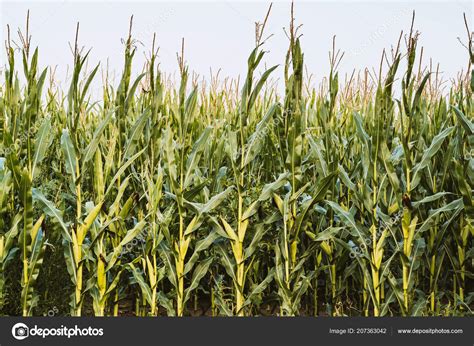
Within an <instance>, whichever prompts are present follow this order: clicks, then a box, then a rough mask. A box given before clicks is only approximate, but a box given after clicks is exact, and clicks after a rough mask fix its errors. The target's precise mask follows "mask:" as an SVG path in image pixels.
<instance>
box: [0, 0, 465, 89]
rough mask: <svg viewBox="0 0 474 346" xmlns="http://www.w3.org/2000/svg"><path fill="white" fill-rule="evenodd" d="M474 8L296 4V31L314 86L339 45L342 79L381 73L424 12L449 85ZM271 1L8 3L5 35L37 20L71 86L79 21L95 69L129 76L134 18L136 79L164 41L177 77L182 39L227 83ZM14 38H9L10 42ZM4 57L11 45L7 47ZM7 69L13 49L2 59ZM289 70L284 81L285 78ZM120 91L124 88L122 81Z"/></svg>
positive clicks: (271, 58) (276, 55) (164, 60)
mask: <svg viewBox="0 0 474 346" xmlns="http://www.w3.org/2000/svg"><path fill="white" fill-rule="evenodd" d="M473 3H474V2H472V1H450V2H440V1H436V2H433V1H410V2H388V1H378V2H360V1H331V2H329V1H304V2H303V1H296V3H295V15H296V20H297V23H301V24H303V27H302V29H301V33H303V35H304V36H303V38H302V46H303V50H304V53H305V60H306V65H307V67H308V70H309V71H310V72H312V73H313V74H314V80H315V81H316V82H318V81H320V80H321V79H322V78H323V77H324V76H327V74H328V66H329V64H328V51H329V50H330V48H331V44H332V36H333V35H336V36H337V46H338V48H340V49H341V50H343V51H345V57H344V60H343V62H342V64H341V66H340V70H341V72H342V73H350V72H351V71H352V69H353V68H356V69H363V68H364V67H370V68H372V67H377V66H378V64H379V61H380V56H381V52H382V49H383V48H388V49H389V48H390V46H391V45H393V44H395V43H396V41H397V39H398V36H399V34H400V30H402V29H403V30H404V31H408V30H409V26H410V20H411V12H412V10H413V9H414V10H415V11H416V25H415V28H416V29H418V30H419V31H420V32H421V37H420V39H421V41H420V44H421V45H423V46H424V49H425V51H424V57H425V62H426V63H429V58H430V57H431V58H432V59H433V62H434V63H438V62H439V63H440V65H441V71H442V72H443V76H444V78H446V79H449V78H452V77H455V75H456V73H457V72H459V71H460V70H461V69H466V65H467V53H466V51H465V50H464V48H463V47H462V46H461V44H460V43H459V42H458V40H457V37H461V38H462V39H463V40H464V41H465V40H466V31H465V28H464V23H463V19H462V15H463V12H465V13H466V14H467V16H468V18H469V20H470V21H471V20H472V13H473ZM268 4H269V3H268V2H266V1H245V2H244V1H237V2H236V1H214V2H199V1H193V2H189V1H188V2H165V1H147V2H141V3H135V2H127V1H102V2H95V1H87V2H86V1H55V2H43V1H28V2H26V1H15V2H9V1H1V26H2V31H1V32H2V33H3V35H5V32H6V30H5V27H6V24H9V25H10V27H11V28H12V30H13V34H14V37H15V38H16V29H17V28H18V27H19V26H21V27H23V25H24V21H25V16H26V11H27V9H30V12H31V26H30V30H31V33H32V35H33V40H32V44H33V45H34V46H39V48H40V65H41V66H46V65H52V66H55V65H58V70H57V73H56V77H57V78H58V79H64V78H65V76H66V66H67V65H70V64H71V61H72V54H71V52H70V49H69V46H68V42H72V41H73V39H74V31H75V26H76V22H77V21H79V22H80V36H79V38H80V44H81V45H83V46H85V47H86V48H92V53H91V55H90V63H89V64H90V65H92V64H96V63H97V62H99V61H100V62H102V66H105V62H106V59H107V57H108V58H109V67H110V69H112V70H116V71H117V73H120V71H121V69H122V52H123V44H122V43H121V38H123V37H125V36H126V34H127V31H128V21H129V17H130V15H132V14H133V15H134V29H133V34H134V36H135V37H136V38H137V39H139V40H140V41H142V42H143V44H144V46H141V45H139V46H138V52H137V55H136V56H137V59H136V63H135V73H137V72H138V70H139V69H140V68H141V66H142V64H143V62H144V52H148V51H149V49H150V46H151V39H152V35H153V32H156V33H157V44H158V45H159V47H160V51H159V60H160V62H161V66H162V69H163V70H164V71H165V72H167V73H172V72H174V71H176V69H177V63H176V52H177V51H178V50H179V49H180V45H181V38H182V37H184V38H185V41H186V52H185V55H186V61H187V62H188V64H189V66H190V68H191V70H193V71H196V72H197V73H199V74H200V75H204V76H209V68H210V67H212V69H213V71H217V70H218V69H219V68H221V69H222V71H221V76H230V77H236V76H237V75H239V74H240V75H243V74H244V73H245V69H246V59H247V56H248V54H249V52H250V51H251V49H252V47H253V45H254V22H255V21H261V20H263V17H264V15H265V13H266V9H267V7H268ZM289 9H290V5H289V3H288V2H286V1H277V2H275V3H274V5H273V9H272V13H271V16H270V18H269V21H268V27H267V29H266V33H267V34H270V33H271V34H274V36H273V37H272V38H271V39H270V40H269V41H268V42H267V44H266V46H265V47H266V49H267V50H269V53H268V55H267V56H266V58H265V62H266V63H267V64H268V65H274V64H279V63H280V64H281V63H282V62H283V61H284V56H285V53H286V49H287V44H288V42H287V38H286V37H285V35H284V33H283V30H282V28H283V27H284V26H285V27H287V26H288V21H289ZM4 39H5V36H3V37H2V42H3V41H4ZM2 48H3V45H2ZM0 57H1V59H2V60H1V61H0V65H1V66H2V68H3V66H4V63H5V60H4V58H5V54H4V49H2V52H1V54H0ZM282 74H283V70H282V68H280V69H278V70H277V71H276V73H275V75H274V76H275V77H281V76H282ZM117 82H118V81H117Z"/></svg>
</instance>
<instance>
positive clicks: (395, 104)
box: [0, 20, 474, 316]
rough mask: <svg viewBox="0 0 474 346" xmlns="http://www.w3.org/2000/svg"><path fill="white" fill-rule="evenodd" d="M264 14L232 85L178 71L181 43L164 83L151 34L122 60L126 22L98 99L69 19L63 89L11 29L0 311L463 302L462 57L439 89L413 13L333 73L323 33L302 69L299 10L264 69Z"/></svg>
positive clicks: (466, 232)
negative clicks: (323, 74) (350, 66)
mask: <svg viewBox="0 0 474 346" xmlns="http://www.w3.org/2000/svg"><path fill="white" fill-rule="evenodd" d="M264 26H265V25H264V24H263V25H260V24H258V25H257V30H256V33H257V35H256V36H257V37H256V45H255V49H254V50H253V51H252V52H251V54H250V56H249V58H248V71H247V75H246V77H245V79H244V80H243V86H241V87H239V86H238V84H237V83H236V82H232V83H227V84H219V83H217V82H216V83H213V84H212V85H210V86H206V85H203V84H200V83H197V82H195V81H193V80H190V79H192V78H190V73H189V69H188V66H187V64H186V62H185V60H184V53H181V54H180V56H179V59H178V60H179V61H178V63H179V72H180V81H179V83H177V84H178V85H177V86H176V87H175V86H173V85H172V84H170V83H168V81H167V79H166V78H164V77H163V74H162V73H161V72H160V70H159V68H158V62H157V54H156V50H155V48H154V44H153V49H152V54H151V56H150V58H149V60H148V62H147V65H146V66H145V68H144V70H143V73H142V74H140V75H139V76H132V60H133V58H134V54H135V52H136V48H135V45H134V41H133V38H132V35H131V26H130V34H129V36H128V38H127V40H126V42H125V54H124V56H125V59H124V60H125V62H124V68H123V74H122V77H121V80H120V84H119V85H118V86H117V87H114V86H113V85H110V83H109V82H108V81H107V79H105V81H104V84H103V98H102V99H101V100H100V102H93V101H94V100H91V97H90V96H89V91H90V90H89V89H90V86H91V85H92V83H93V80H94V79H96V78H98V77H97V72H98V71H99V66H98V65H97V67H95V68H94V69H92V70H90V71H88V72H87V71H86V66H87V62H88V54H87V53H86V52H84V51H82V50H81V49H78V45H77V37H76V45H75V49H74V65H73V69H72V75H71V79H70V87H69V89H68V91H67V92H66V93H64V94H63V93H62V92H61V90H58V89H57V88H55V87H54V85H53V84H52V85H51V86H50V87H47V84H48V83H47V80H48V75H51V74H52V72H51V71H50V70H48V69H47V68H46V69H44V70H41V69H40V68H39V66H38V49H35V50H32V49H31V48H32V47H31V46H30V43H31V41H30V36H29V33H28V30H26V34H25V35H23V34H20V38H21V42H22V44H21V47H20V48H18V49H14V48H13V47H12V44H11V42H10V38H8V40H7V57H8V61H7V66H6V68H5V70H4V73H3V75H2V85H1V86H0V131H1V137H0V138H1V140H0V214H1V215H0V311H1V312H2V313H3V314H8V315H17V314H23V315H42V314H49V315H51V311H53V313H52V314H55V313H56V314H61V315H68V314H71V315H74V316H80V315H81V314H82V315H97V316H103V315H120V314H136V315H140V316H145V315H152V316H154V315H178V316H182V315H190V314H192V315H195V314H207V315H213V316H217V315H241V316H253V315H268V314H273V315H334V316H342V315H350V316H355V315H365V316H369V315H375V316H383V315H396V316H407V315H469V314H472V309H473V302H474V292H473V286H474V285H473V259H474V245H473V234H474V208H473V199H472V189H473V187H474V153H473V149H474V146H473V145H474V124H473V120H472V119H473V114H474V107H473V98H472V91H473V88H474V74H473V75H472V76H471V75H470V74H469V73H467V74H461V75H460V78H459V80H457V81H453V83H452V84H451V87H450V88H451V89H450V90H449V92H448V93H446V92H442V90H441V84H440V83H439V80H438V73H437V72H436V71H431V70H430V69H424V68H422V67H421V66H422V65H421V59H420V63H419V64H420V67H418V60H419V49H418V48H417V42H418V34H417V33H416V32H415V31H413V29H412V30H410V32H409V34H407V35H401V36H400V41H399V42H398V44H397V46H396V47H394V48H393V49H392V51H391V54H386V53H384V55H383V59H382V63H381V69H380V73H379V75H378V76H373V75H371V74H369V73H368V72H365V73H361V74H354V75H353V76H352V77H351V78H350V79H349V80H347V81H346V82H345V83H344V84H342V85H341V83H340V81H339V76H338V72H337V67H338V63H339V61H340V59H341V58H342V55H341V54H340V52H339V51H337V50H336V49H335V48H334V49H333V51H332V52H331V54H330V62H331V70H330V71H329V77H328V78H327V80H326V81H324V82H323V83H322V86H321V88H318V89H313V88H310V87H308V86H307V85H308V83H307V76H306V75H305V74H304V55H303V51H302V48H301V42H300V37H299V35H298V30H297V28H296V27H295V26H294V24H293V20H292V21H291V25H290V28H289V30H288V38H289V49H288V53H287V55H286V57H285V59H284V64H283V65H282V66H279V67H278V66H274V67H271V68H268V69H266V70H263V71H262V70H261V68H262V66H263V65H264V63H263V62H264V60H265V51H264V43H265V42H264V40H263V39H262V36H263V29H264ZM466 27H467V25H466ZM468 35H469V38H468V43H467V44H466V46H467V48H468V50H469V59H470V62H469V66H470V67H469V69H470V68H471V67H472V64H473V63H474V51H473V49H472V42H473V41H472V34H471V33H470V31H469V29H468ZM404 41H405V42H404ZM403 43H405V44H403ZM18 61H19V62H18ZM401 66H403V71H402V68H401ZM21 73H23V74H24V81H25V82H24V83H23V82H22V80H23V77H22V76H21ZM280 75H282V76H284V83H285V90H284V95H283V96H279V95H278V90H277V89H276V88H275V87H272V84H270V83H269V81H270V79H269V78H272V77H277V76H280ZM64 301H67V302H69V306H67V305H65V304H64V303H63V302H64Z"/></svg>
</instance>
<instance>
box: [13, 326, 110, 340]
mask: <svg viewBox="0 0 474 346" xmlns="http://www.w3.org/2000/svg"><path fill="white" fill-rule="evenodd" d="M103 335H104V329H103V328H92V327H87V328H80V327H78V326H77V325H75V326H74V327H73V328H69V327H66V326H63V325H61V327H58V328H40V327H38V326H37V325H35V326H34V327H33V328H29V327H28V326H27V325H26V324H24V323H17V324H15V325H14V326H13V327H12V336H13V337H14V338H15V339H17V340H23V339H26V338H28V337H35V336H37V337H42V338H43V339H44V338H46V337H49V336H62V337H67V338H68V339H69V338H72V337H77V336H103Z"/></svg>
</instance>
